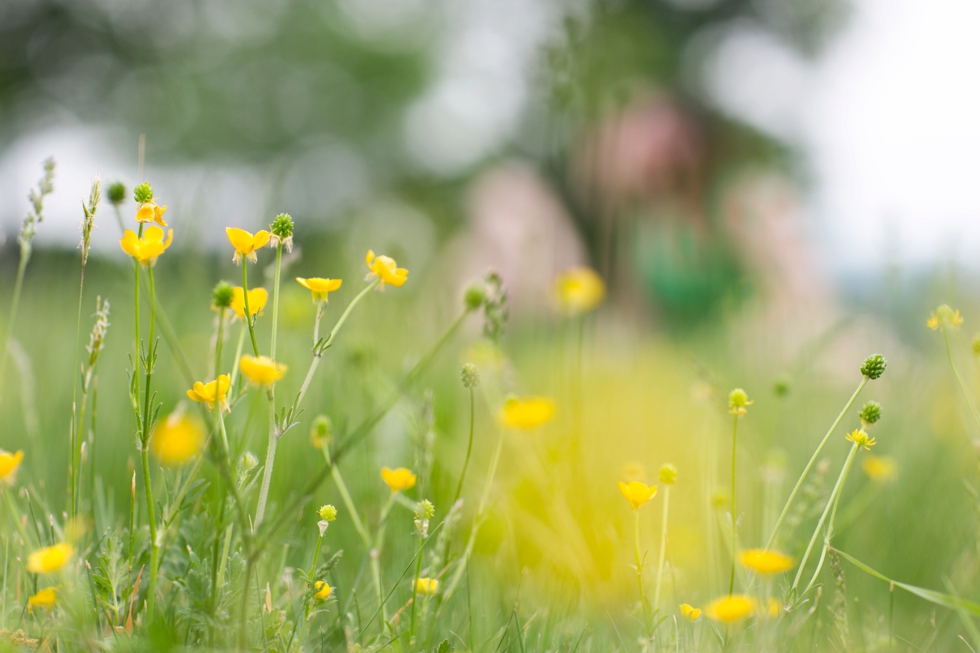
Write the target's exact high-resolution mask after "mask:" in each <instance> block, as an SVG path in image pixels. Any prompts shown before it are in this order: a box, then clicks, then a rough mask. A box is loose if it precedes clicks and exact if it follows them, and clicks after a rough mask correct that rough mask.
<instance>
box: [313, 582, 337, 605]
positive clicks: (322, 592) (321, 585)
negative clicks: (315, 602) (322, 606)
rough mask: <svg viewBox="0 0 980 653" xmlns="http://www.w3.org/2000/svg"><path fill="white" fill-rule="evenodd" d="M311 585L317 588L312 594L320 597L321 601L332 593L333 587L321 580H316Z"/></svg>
mask: <svg viewBox="0 0 980 653" xmlns="http://www.w3.org/2000/svg"><path fill="white" fill-rule="evenodd" d="M313 587H314V588H316V590H317V592H316V594H314V595H313V596H314V597H316V598H318V599H320V600H321V601H326V600H327V597H329V596H330V594H331V593H333V588H332V587H330V585H328V584H327V583H325V582H324V581H322V580H318V581H317V582H316V583H314V584H313Z"/></svg>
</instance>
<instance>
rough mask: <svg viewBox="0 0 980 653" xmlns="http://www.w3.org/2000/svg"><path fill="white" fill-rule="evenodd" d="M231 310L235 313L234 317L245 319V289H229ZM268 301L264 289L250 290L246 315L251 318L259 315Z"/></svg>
mask: <svg viewBox="0 0 980 653" xmlns="http://www.w3.org/2000/svg"><path fill="white" fill-rule="evenodd" d="M231 292H232V296H231V310H233V311H235V316H236V317H239V318H241V319H243V320H244V319H245V289H244V288H242V287H241V286H235V287H234V288H232V289H231ZM268 301H269V291H267V290H266V289H265V288H250V289H249V291H248V315H249V317H252V316H253V315H256V314H261V313H262V309H263V308H265V305H266V303H267V302H268Z"/></svg>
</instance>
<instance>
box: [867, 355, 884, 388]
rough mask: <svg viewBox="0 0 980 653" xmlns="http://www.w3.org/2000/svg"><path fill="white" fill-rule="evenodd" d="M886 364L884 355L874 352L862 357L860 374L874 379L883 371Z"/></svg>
mask: <svg viewBox="0 0 980 653" xmlns="http://www.w3.org/2000/svg"><path fill="white" fill-rule="evenodd" d="M887 366H888V361H886V360H885V357H884V356H882V355H881V354H874V355H872V356H868V357H867V358H865V359H864V363H863V364H862V365H861V374H863V375H864V376H866V377H867V378H869V379H871V380H872V381H874V380H875V379H877V378H878V377H880V376H881V375H882V374H884V373H885V367H887Z"/></svg>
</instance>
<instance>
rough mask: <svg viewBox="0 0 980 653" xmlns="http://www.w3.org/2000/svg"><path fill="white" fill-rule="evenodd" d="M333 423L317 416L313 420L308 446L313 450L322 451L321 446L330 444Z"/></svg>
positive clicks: (324, 417)
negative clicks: (311, 446) (310, 445)
mask: <svg viewBox="0 0 980 653" xmlns="http://www.w3.org/2000/svg"><path fill="white" fill-rule="evenodd" d="M332 428H333V423H332V422H331V421H330V418H329V417H327V416H326V415H317V417H316V419H314V420H313V427H312V428H311V429H310V444H312V445H313V447H314V448H315V449H322V448H323V445H325V444H328V443H329V442H330V431H331V430H332Z"/></svg>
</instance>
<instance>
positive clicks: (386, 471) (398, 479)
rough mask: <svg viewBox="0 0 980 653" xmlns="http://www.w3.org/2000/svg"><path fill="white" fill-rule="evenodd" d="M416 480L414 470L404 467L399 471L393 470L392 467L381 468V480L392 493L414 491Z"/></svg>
mask: <svg viewBox="0 0 980 653" xmlns="http://www.w3.org/2000/svg"><path fill="white" fill-rule="evenodd" d="M416 478H417V477H416V476H415V474H413V473H412V470H410V469H406V468H404V467H399V468H398V469H391V468H390V467H382V468H381V480H382V481H384V482H385V485H387V486H388V487H390V488H391V491H392V492H404V491H405V490H410V489H412V488H413V487H415V481H416Z"/></svg>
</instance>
